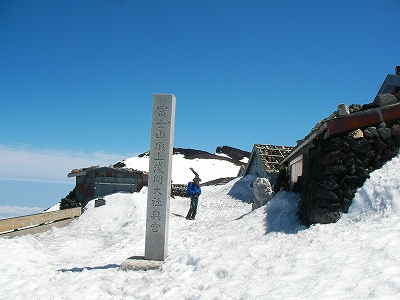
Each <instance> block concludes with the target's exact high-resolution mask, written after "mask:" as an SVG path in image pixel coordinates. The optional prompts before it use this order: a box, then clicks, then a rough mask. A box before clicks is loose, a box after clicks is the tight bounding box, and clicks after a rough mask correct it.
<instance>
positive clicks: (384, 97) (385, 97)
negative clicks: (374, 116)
mask: <svg viewBox="0 0 400 300" xmlns="http://www.w3.org/2000/svg"><path fill="white" fill-rule="evenodd" d="M398 101H399V100H397V98H396V97H395V96H394V95H392V94H379V95H377V96H376V97H375V99H374V102H373V103H374V105H375V106H383V105H387V104H390V103H394V102H398Z"/></svg>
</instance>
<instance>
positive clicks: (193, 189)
mask: <svg viewBox="0 0 400 300" xmlns="http://www.w3.org/2000/svg"><path fill="white" fill-rule="evenodd" d="M187 193H188V195H189V196H190V197H191V196H193V195H195V194H197V195H200V194H201V188H200V185H196V184H195V183H194V182H193V181H191V182H189V184H188V188H187Z"/></svg>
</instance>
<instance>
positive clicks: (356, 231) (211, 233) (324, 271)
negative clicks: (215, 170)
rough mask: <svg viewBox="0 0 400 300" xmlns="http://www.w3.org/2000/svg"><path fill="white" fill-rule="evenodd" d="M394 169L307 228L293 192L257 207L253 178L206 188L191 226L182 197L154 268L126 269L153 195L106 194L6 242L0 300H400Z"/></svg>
mask: <svg viewBox="0 0 400 300" xmlns="http://www.w3.org/2000/svg"><path fill="white" fill-rule="evenodd" d="M399 172H400V158H399V157H396V158H395V159H393V160H392V161H391V162H389V163H387V164H386V165H385V166H384V167H383V168H382V169H381V170H378V171H376V172H374V173H372V174H371V178H370V179H369V180H368V181H367V182H366V184H365V185H364V187H363V188H361V189H360V190H359V192H358V193H357V195H356V196H355V199H354V203H353V205H352V206H351V208H350V212H349V213H348V214H346V215H344V216H343V217H342V218H341V219H340V220H339V221H338V222H337V223H335V224H329V225H313V226H311V227H310V228H306V227H304V226H303V225H301V224H300V222H299V220H298V219H297V218H296V216H295V213H296V211H297V202H298V200H299V196H298V195H297V194H294V193H290V192H280V193H279V194H277V196H276V197H275V198H273V199H272V200H271V201H270V202H269V203H268V204H267V205H266V206H264V207H261V208H259V209H257V210H255V211H253V212H251V204H249V203H246V202H249V201H250V200H251V199H252V197H253V195H252V190H251V188H250V185H249V183H250V182H251V180H250V179H249V178H244V179H242V180H239V179H235V180H234V181H232V182H230V183H228V184H226V185H223V186H210V187H203V194H202V195H201V197H200V202H199V208H198V214H197V217H196V220H195V221H188V220H186V219H185V218H184V216H185V215H186V213H187V210H188V208H189V200H188V199H186V198H180V197H176V198H175V199H171V214H170V227H169V247H168V257H167V259H166V260H165V263H164V264H163V266H162V268H161V269H160V270H151V271H121V270H119V265H120V264H121V262H122V261H124V260H125V259H126V258H128V257H131V256H136V255H137V256H142V255H143V254H144V244H145V241H144V239H145V215H146V213H145V207H146V198H147V197H146V191H147V190H146V189H143V190H142V191H141V192H140V193H135V194H114V195H110V196H107V197H106V205H105V206H102V207H98V208H93V203H89V207H88V209H87V211H86V212H85V213H84V214H83V215H82V216H81V217H80V218H79V219H77V220H76V221H74V222H72V223H71V224H70V225H69V226H68V227H65V228H59V229H57V228H55V229H52V230H51V231H48V232H46V233H43V234H38V235H34V236H33V235H28V236H22V237H17V238H14V239H4V238H0V249H1V251H0V261H1V264H0V273H1V276H0V291H1V293H0V299H367V298H372V299H400V251H399V248H400V214H399V208H400V180H399V179H398V174H399ZM253 179H254V178H253Z"/></svg>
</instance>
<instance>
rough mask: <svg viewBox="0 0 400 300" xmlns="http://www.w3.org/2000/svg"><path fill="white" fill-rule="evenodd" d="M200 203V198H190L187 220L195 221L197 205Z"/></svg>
mask: <svg viewBox="0 0 400 300" xmlns="http://www.w3.org/2000/svg"><path fill="white" fill-rule="evenodd" d="M198 203H199V198H196V197H195V196H190V209H189V211H188V213H187V216H186V219H194V217H195V216H196V212H197V204H198Z"/></svg>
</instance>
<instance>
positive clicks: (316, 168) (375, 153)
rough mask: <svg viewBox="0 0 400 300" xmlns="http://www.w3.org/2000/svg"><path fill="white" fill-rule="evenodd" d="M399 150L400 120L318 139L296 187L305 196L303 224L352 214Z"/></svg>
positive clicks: (302, 196) (321, 221)
mask: <svg viewBox="0 0 400 300" xmlns="http://www.w3.org/2000/svg"><path fill="white" fill-rule="evenodd" d="M391 96H393V95H391ZM393 98H394V97H393ZM378 100H379V99H378ZM378 100H377V99H375V101H374V103H372V105H373V106H379V105H381V104H380V103H375V102H377V101H378ZM396 100H397V99H396ZM370 106H371V104H369V106H363V107H364V108H365V109H368V108H370ZM352 107H353V108H354V107H358V110H359V109H362V108H361V106H354V105H353V106H352ZM399 147H400V119H397V120H392V121H390V122H386V123H384V122H382V123H380V124H374V125H371V126H368V127H365V128H358V129H357V130H354V131H351V132H343V133H340V134H336V135H333V136H330V137H328V138H326V139H324V137H323V135H320V136H319V137H317V138H315V139H314V140H313V145H312V147H311V148H310V149H309V152H308V155H307V156H306V167H305V171H304V173H303V175H302V176H300V177H299V178H298V181H297V183H296V184H295V185H294V187H293V189H294V191H296V192H300V194H301V200H300V201H299V212H298V216H299V218H300V219H301V221H302V222H303V223H304V224H306V225H311V224H314V223H324V224H326V223H334V222H336V221H337V220H338V219H339V218H340V216H341V214H342V213H347V212H348V210H349V207H350V205H351V202H352V199H353V197H354V194H355V193H356V191H357V189H358V188H359V187H361V186H362V185H363V184H364V182H365V180H366V179H367V178H369V174H370V173H371V172H372V171H374V170H376V169H379V168H381V167H382V165H383V164H384V163H385V162H387V161H388V160H390V159H391V158H393V157H395V156H396V155H397V153H398V151H399Z"/></svg>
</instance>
